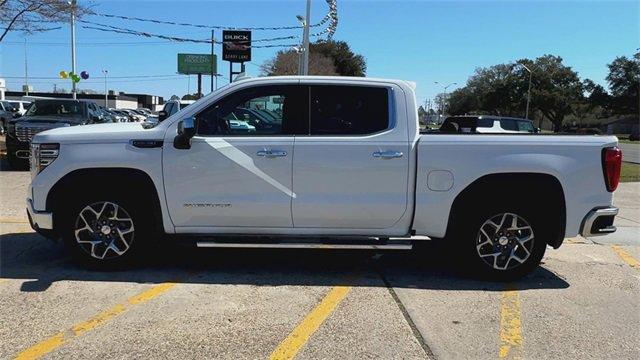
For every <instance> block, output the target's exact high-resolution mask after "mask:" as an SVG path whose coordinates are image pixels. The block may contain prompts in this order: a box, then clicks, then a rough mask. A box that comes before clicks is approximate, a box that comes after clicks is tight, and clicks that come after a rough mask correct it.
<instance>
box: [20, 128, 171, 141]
mask: <svg viewBox="0 0 640 360" xmlns="http://www.w3.org/2000/svg"><path fill="white" fill-rule="evenodd" d="M163 135H164V129H158V128H157V127H156V128H151V129H145V128H143V127H142V124H141V123H105V124H93V125H82V126H70V127H63V128H57V129H51V130H47V131H43V132H41V133H38V134H36V135H35V136H34V138H33V142H36V143H78V144H82V143H83V144H87V143H96V144H100V143H102V144H104V143H119V142H129V141H130V140H134V139H135V140H161V139H162V138H163Z"/></svg>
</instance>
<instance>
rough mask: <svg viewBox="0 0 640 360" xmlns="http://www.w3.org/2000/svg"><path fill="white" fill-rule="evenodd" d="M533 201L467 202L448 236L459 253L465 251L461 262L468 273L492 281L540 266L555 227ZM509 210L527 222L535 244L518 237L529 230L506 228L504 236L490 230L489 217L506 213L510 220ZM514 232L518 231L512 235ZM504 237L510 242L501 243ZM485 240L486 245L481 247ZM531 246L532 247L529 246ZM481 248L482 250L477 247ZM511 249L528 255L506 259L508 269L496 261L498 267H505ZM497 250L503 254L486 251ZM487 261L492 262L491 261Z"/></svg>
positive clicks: (527, 272)
mask: <svg viewBox="0 0 640 360" xmlns="http://www.w3.org/2000/svg"><path fill="white" fill-rule="evenodd" d="M492 202H493V203H492ZM534 204H535V203H534V202H533V200H529V201H528V200H526V199H519V201H517V200H516V201H511V200H502V201H498V202H496V200H495V199H494V200H492V201H481V202H479V203H476V204H467V205H468V206H466V208H467V210H465V211H464V212H463V213H462V214H461V216H460V219H458V221H457V222H456V224H457V225H456V226H455V228H454V229H453V231H452V239H449V240H450V241H451V243H452V244H453V243H455V244H456V248H458V250H459V251H458V253H461V255H462V257H461V258H460V260H461V264H460V265H461V268H462V269H463V270H464V272H465V273H466V275H470V276H472V277H478V278H481V279H485V280H492V281H511V280H516V279H519V278H521V277H523V276H525V275H527V274H529V273H531V272H532V271H534V270H535V269H536V268H537V267H538V265H539V264H540V261H541V260H542V257H543V256H544V253H545V250H546V247H547V240H548V239H550V236H552V230H553V229H550V228H549V227H548V226H546V224H549V223H552V222H551V221H545V215H544V214H545V212H544V211H542V209H540V208H539V207H538V206H535V205H534ZM505 214H506V215H505ZM509 214H511V215H516V216H517V217H518V218H519V220H517V221H518V226H524V225H525V224H527V225H529V226H530V228H531V235H532V236H533V238H532V239H531V240H530V241H531V242H532V244H530V243H529V242H525V245H522V244H519V243H518V242H517V240H516V237H518V234H520V235H519V237H520V238H522V239H526V238H527V237H528V236H527V234H528V230H519V231H520V232H519V233H518V232H517V231H515V232H514V231H510V232H509V235H507V232H506V231H505V233H504V236H500V234H498V232H499V231H498V230H497V229H496V233H495V234H494V233H490V230H491V229H493V228H494V226H493V225H491V224H488V223H487V221H489V220H495V221H493V222H496V221H498V219H502V216H503V215H504V216H506V218H505V222H510V221H512V219H513V216H511V215H509ZM483 225H484V227H483ZM481 227H483V229H484V230H487V231H485V233H488V235H490V236H489V237H490V238H491V239H492V242H491V243H486V239H487V237H486V235H483V234H482V233H481V231H480V229H481ZM503 229H504V228H503ZM503 231H504V230H503ZM513 233H515V234H516V235H513ZM505 238H506V240H505ZM501 240H502V241H505V242H507V244H505V245H504V246H502V245H501V242H500V241H501ZM482 243H484V245H482V246H480V247H479V245H480V244H482ZM528 246H530V248H527V247H528ZM496 247H497V248H496ZM479 248H480V250H478V249H479ZM523 248H524V249H523ZM514 249H515V250H514ZM460 250H461V251H460ZM510 250H514V251H515V255H516V256H518V257H521V258H524V257H525V256H526V254H527V253H529V255H528V257H526V260H524V261H523V262H522V263H520V262H519V260H516V259H515V258H513V259H510V260H507V265H508V268H507V269H497V268H496V265H497V267H502V265H503V264H504V262H503V261H504V259H506V258H507V257H508V256H509V257H510V255H512V254H514V253H513V252H511V251H510ZM498 252H501V255H499V256H492V255H487V254H492V253H493V254H496V253H498ZM480 253H483V254H484V255H485V256H484V258H483V257H481V255H480ZM485 260H486V261H485ZM487 261H488V262H492V263H493V264H491V265H490V264H489V263H487ZM512 266H513V267H512Z"/></svg>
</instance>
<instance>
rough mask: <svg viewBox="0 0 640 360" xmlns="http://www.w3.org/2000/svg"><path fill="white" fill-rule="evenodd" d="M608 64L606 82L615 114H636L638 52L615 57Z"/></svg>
mask: <svg viewBox="0 0 640 360" xmlns="http://www.w3.org/2000/svg"><path fill="white" fill-rule="evenodd" d="M608 66H609V75H607V82H608V83H609V89H610V90H611V96H612V104H613V111H614V113H615V114H620V115H626V114H638V102H639V101H640V100H639V99H638V93H639V90H640V53H636V54H635V55H634V56H633V57H632V58H627V57H626V56H620V57H617V58H616V59H615V60H613V62H612V63H611V64H609V65H608Z"/></svg>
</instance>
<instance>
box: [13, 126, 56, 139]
mask: <svg viewBox="0 0 640 360" xmlns="http://www.w3.org/2000/svg"><path fill="white" fill-rule="evenodd" d="M48 129H49V128H48V127H36V126H24V125H16V137H17V138H18V140H20V141H29V142H30V141H31V139H32V138H33V135H35V134H37V133H39V132H41V131H45V130H48Z"/></svg>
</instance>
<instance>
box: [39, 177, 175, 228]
mask: <svg viewBox="0 0 640 360" xmlns="http://www.w3.org/2000/svg"><path fill="white" fill-rule="evenodd" d="M96 186H126V187H128V188H129V190H133V189H135V193H136V194H137V196H141V197H142V199H141V201H147V202H148V203H149V205H150V206H151V208H152V213H153V219H154V224H155V227H156V229H157V230H158V231H163V227H162V209H161V205H160V197H159V194H158V192H157V189H156V187H155V185H154V183H153V180H152V179H151V176H149V174H147V173H146V172H144V171H142V170H140V169H135V168H88V169H78V170H74V171H71V172H69V173H68V174H66V175H64V176H63V177H62V178H60V179H59V180H58V181H57V182H56V183H55V184H54V185H53V186H52V187H51V190H50V191H49V192H48V194H47V200H46V210H47V211H50V212H52V213H53V217H54V219H53V223H54V231H55V224H56V223H57V221H56V219H57V218H59V216H61V212H60V211H56V210H57V209H58V208H60V207H61V206H64V202H65V199H66V198H67V196H74V195H73V193H78V192H82V191H88V190H89V189H91V188H93V187H96Z"/></svg>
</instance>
